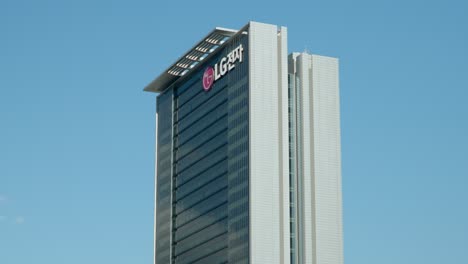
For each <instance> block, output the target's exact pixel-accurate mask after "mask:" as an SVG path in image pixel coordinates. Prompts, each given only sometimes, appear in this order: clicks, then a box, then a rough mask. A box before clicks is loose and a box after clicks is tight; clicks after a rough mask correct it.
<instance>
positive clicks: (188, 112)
mask: <svg viewBox="0 0 468 264" xmlns="http://www.w3.org/2000/svg"><path fill="white" fill-rule="evenodd" d="M240 44H242V45H243V48H244V56H243V60H242V62H239V63H237V64H236V65H235V67H234V68H233V69H232V70H231V71H229V72H228V73H227V74H226V75H225V76H224V77H222V78H220V79H219V80H217V81H216V82H215V83H214V84H213V86H212V87H211V89H210V90H209V91H205V90H204V89H203V85H202V77H203V73H204V70H205V68H206V67H207V66H209V65H210V66H212V65H214V64H215V63H217V62H218V61H219V60H220V59H221V58H222V57H224V56H226V55H227V54H228V53H229V52H231V51H232V50H233V49H235V48H236V47H237V46H239V45H240ZM247 54H248V36H247V35H244V34H239V35H238V36H235V37H233V38H232V39H230V40H229V42H228V43H226V45H225V46H224V47H222V48H220V49H218V50H217V51H216V54H215V55H214V56H212V57H211V58H210V59H209V60H208V61H206V62H205V63H204V65H202V66H201V67H199V68H198V69H197V70H195V71H194V72H193V73H190V76H187V77H184V79H183V80H182V81H180V82H176V83H174V84H172V85H171V87H169V88H168V89H166V90H165V91H164V92H163V93H162V94H160V95H159V96H158V98H157V112H158V126H157V128H158V139H157V140H158V142H157V145H158V149H157V153H158V164H157V165H158V166H157V187H156V189H157V204H156V260H157V263H175V264H185V263H210V264H211V263H248V262H249V142H248V140H249V126H248V122H249V118H248V114H249V112H248V111H249V108H248V94H249V91H248V89H249V82H248V80H249V76H248V65H249V62H248V56H247Z"/></svg>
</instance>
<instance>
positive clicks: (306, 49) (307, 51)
mask: <svg viewBox="0 0 468 264" xmlns="http://www.w3.org/2000/svg"><path fill="white" fill-rule="evenodd" d="M304 53H307V54H310V50H309V46H307V45H305V46H304Z"/></svg>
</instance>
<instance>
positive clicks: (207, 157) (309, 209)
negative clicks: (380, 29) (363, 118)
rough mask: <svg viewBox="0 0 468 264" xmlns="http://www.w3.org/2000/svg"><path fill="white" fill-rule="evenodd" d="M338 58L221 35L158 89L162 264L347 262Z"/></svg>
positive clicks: (259, 34)
mask: <svg viewBox="0 0 468 264" xmlns="http://www.w3.org/2000/svg"><path fill="white" fill-rule="evenodd" d="M338 87H339V85H338V61H337V59H335V58H330V57H323V56H316V55H310V54H307V53H292V54H291V55H289V56H288V53H287V30H286V28H285V27H279V28H278V27H277V26H275V25H269V24H262V23H257V22H250V23H248V24H247V25H246V26H245V27H243V28H242V29H240V30H228V29H224V28H216V29H215V30H213V31H212V32H210V33H209V34H208V35H207V36H206V37H205V38H203V39H202V40H201V41H199V42H198V43H197V44H196V45H195V46H194V47H193V48H192V49H190V50H189V51H188V52H187V53H185V54H184V55H183V56H182V57H181V58H179V59H178V60H177V61H176V62H175V63H174V64H173V65H171V66H170V67H169V68H168V69H167V70H166V71H164V72H163V73H162V74H161V75H160V76H159V77H157V78H156V79H155V80H154V81H153V82H152V83H150V84H149V85H148V86H147V87H146V88H145V90H146V91H151V92H156V93H159V95H158V96H157V102H156V106H157V111H156V112H157V114H156V122H157V128H156V135H157V137H156V157H157V158H156V177H155V179H156V180H155V189H156V195H155V263H156V264H166V263H175V264H185V263H198V264H200V263H209V264H212V263H254V264H257V263H259V264H280V263H281V264H286V263H288V264H289V263H291V264H342V263H343V245H342V244H343V241H342V209H341V203H342V202H341V158H340V155H341V154H340V118H339V115H340V114H339V88H338Z"/></svg>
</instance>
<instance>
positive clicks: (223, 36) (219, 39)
mask: <svg viewBox="0 0 468 264" xmlns="http://www.w3.org/2000/svg"><path fill="white" fill-rule="evenodd" d="M237 32H238V31H237V30H232V29H227V28H219V27H217V28H215V29H214V30H213V31H211V32H210V33H209V34H208V35H207V36H206V37H205V38H203V39H202V40H200V41H199V42H198V43H197V44H196V45H195V46H194V47H193V48H191V49H190V50H189V51H187V52H186V53H185V54H184V55H183V56H182V57H180V58H179V59H178V60H177V61H176V62H175V63H173V64H172V65H171V66H169V68H168V69H167V70H165V71H164V72H162V73H161V74H160V75H159V76H158V77H157V78H156V79H154V80H153V81H152V82H151V83H150V84H148V86H146V87H145V89H144V90H145V91H148V92H155V93H159V92H162V91H163V90H164V89H165V88H167V86H168V85H170V84H171V83H173V82H175V81H176V80H177V79H179V78H180V77H182V76H184V75H185V74H187V73H189V72H190V71H192V70H193V69H194V68H196V66H197V65H198V64H199V63H200V62H202V61H203V60H204V59H205V58H206V57H208V56H209V55H210V54H211V53H213V52H214V51H215V50H216V49H218V48H219V47H220V46H221V45H222V44H224V43H225V42H226V41H227V40H228V39H229V38H231V37H232V36H233V35H235V34H236V33H237Z"/></svg>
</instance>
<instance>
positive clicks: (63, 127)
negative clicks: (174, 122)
mask: <svg viewBox="0 0 468 264" xmlns="http://www.w3.org/2000/svg"><path fill="white" fill-rule="evenodd" d="M161 2H163V3H161ZM467 14H468V2H467V1H462V0H460V1H457V0H446V1H431V0H429V1H427V0H426V1H422V0H412V1H403V0H394V1H375V0H374V1H371V0H355V1H339V0H328V1H310V0H309V1H303V2H301V1H281V2H277V3H275V2H272V1H245V0H238V1H230V2H219V1H218V2H216V1H212V2H206V1H117V0H114V1H109V0H104V1H89V0H81V1H48V0H44V1H24V0H0V263H2V264H23V263H47V264H55V263H57V264H58V263H60V264H62V263H67V264H74V263H114V264H118V263H122V264H123V263H125V264H127V263H152V254H153V253H152V251H153V250H152V246H153V242H152V239H153V231H152V230H153V226H152V222H153V216H152V215H153V168H154V128H155V124H154V112H155V99H154V98H155V95H154V94H150V93H144V92H142V89H143V87H144V86H145V85H146V84H147V83H149V82H150V81H151V80H152V79H153V78H154V77H156V76H157V75H158V74H159V73H160V72H161V71H163V70H164V69H166V67H167V66H168V65H169V64H171V63H172V62H174V60H175V59H176V58H178V57H179V56H180V55H181V54H182V53H183V52H185V51H186V50H187V49H188V48H190V47H191V46H192V45H193V44H194V43H195V42H196V41H198V40H199V39H200V38H201V37H202V36H204V35H205V34H207V33H208V32H209V31H210V30H211V29H213V28H214V27H216V26H222V27H228V28H240V27H241V26H243V25H244V24H246V23H247V22H248V21H249V20H255V21H260V22H267V23H272V24H279V25H284V26H287V27H288V31H289V51H303V50H305V49H307V50H309V51H311V52H312V53H316V54H321V55H328V56H335V57H338V58H340V74H341V77H340V84H341V114H342V120H341V123H342V149H343V153H342V159H343V194H344V196H343V197H344V235H345V261H346V263H347V264H376V263H378V264H395V263H398V264H406V263H408V264H410V263H411V264H414V263H424V264H433V263H434V264H436V263H437V264H440V263H468V254H467V248H468V224H467V223H468V191H467V190H468V160H467V157H468V155H467V149H468V137H467V135H468V103H467V98H468V74H467V73H468V48H467V47H468V27H467V25H468V16H467Z"/></svg>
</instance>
